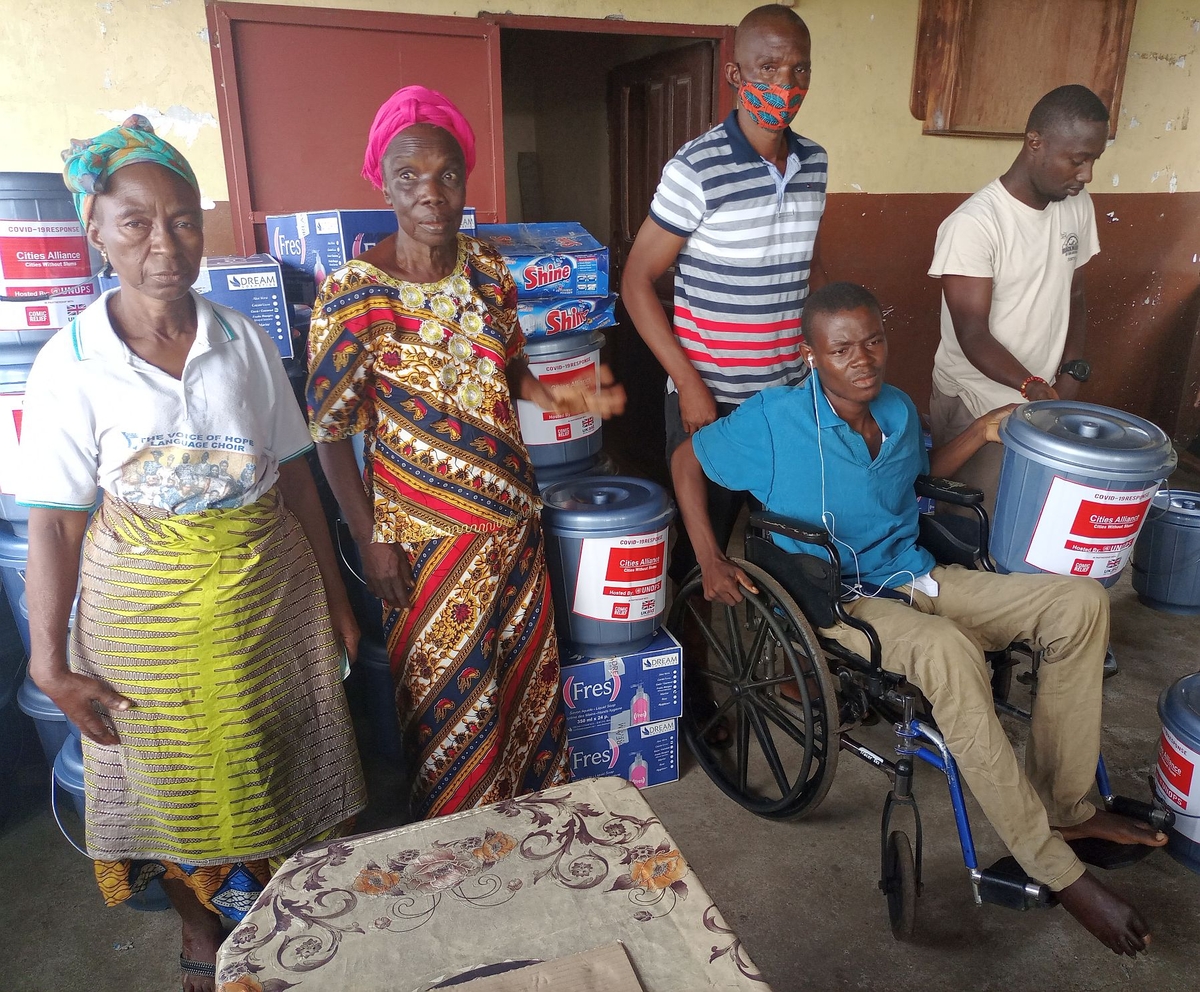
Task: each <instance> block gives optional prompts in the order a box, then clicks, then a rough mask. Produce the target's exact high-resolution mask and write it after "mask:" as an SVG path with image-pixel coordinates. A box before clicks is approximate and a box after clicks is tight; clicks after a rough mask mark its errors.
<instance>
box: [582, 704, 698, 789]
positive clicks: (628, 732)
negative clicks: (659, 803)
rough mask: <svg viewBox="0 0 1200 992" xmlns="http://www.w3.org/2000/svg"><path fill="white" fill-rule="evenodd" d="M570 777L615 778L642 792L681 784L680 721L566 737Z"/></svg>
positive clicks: (646, 724)
mask: <svg viewBox="0 0 1200 992" xmlns="http://www.w3.org/2000/svg"><path fill="white" fill-rule="evenodd" d="M567 754H568V756H569V759H570V762H571V777H572V778H575V779H581V778H601V777H603V776H605V775H616V776H619V777H620V778H623V779H626V780H627V781H630V782H632V783H633V784H634V785H636V786H637V787H638V788H639V789H647V788H649V787H650V786H652V785H665V784H666V783H668V782H677V781H678V780H679V721H678V720H656V721H655V722H653V723H643V724H641V725H640V726H637V727H628V728H622V729H619V730H613V731H608V732H605V733H601V734H588V735H587V736H585V737H572V736H571V735H570V734H568V735H567Z"/></svg>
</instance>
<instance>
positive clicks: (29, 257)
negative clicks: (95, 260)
mask: <svg viewBox="0 0 1200 992" xmlns="http://www.w3.org/2000/svg"><path fill="white" fill-rule="evenodd" d="M91 274H92V259H91V255H90V253H89V251H88V243H87V238H85V237H84V234H83V227H82V226H81V225H80V224H79V222H78V221H65V220H51V221H47V220H5V221H0V286H3V285H4V284H5V283H7V282H9V281H10V280H12V279H40V280H45V281H46V282H47V283H49V284H51V285H55V284H56V280H60V279H66V280H78V279H87V278H88V277H89V276H91ZM5 295H7V294H5Z"/></svg>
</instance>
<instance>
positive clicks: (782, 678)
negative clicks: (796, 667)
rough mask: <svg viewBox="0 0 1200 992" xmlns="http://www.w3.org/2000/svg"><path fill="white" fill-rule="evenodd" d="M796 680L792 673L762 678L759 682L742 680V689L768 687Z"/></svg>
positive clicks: (787, 683) (788, 683)
mask: <svg viewBox="0 0 1200 992" xmlns="http://www.w3.org/2000/svg"><path fill="white" fill-rule="evenodd" d="M795 681H796V676H794V675H777V676H775V677H774V678H770V679H763V681H761V682H743V683H742V688H743V689H769V688H771V686H773V685H790V684H792V683H794V682H795Z"/></svg>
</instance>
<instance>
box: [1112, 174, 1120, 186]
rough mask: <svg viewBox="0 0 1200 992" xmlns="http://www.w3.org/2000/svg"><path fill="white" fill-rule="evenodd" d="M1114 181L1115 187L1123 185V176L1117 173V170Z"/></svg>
mask: <svg viewBox="0 0 1200 992" xmlns="http://www.w3.org/2000/svg"><path fill="white" fill-rule="evenodd" d="M1112 183H1113V186H1114V187H1115V186H1120V185H1121V177H1120V175H1119V174H1117V173H1116V172H1114V173H1113V180H1112Z"/></svg>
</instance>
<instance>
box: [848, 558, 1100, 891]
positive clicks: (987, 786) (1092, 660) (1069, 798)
mask: <svg viewBox="0 0 1200 992" xmlns="http://www.w3.org/2000/svg"><path fill="white" fill-rule="evenodd" d="M932 575H933V577H934V578H935V579H936V580H937V581H938V584H939V586H940V591H939V593H938V595H937V596H936V597H933V598H931V597H929V596H926V595H924V594H923V593H920V592H917V591H915V590H912V589H911V588H910V587H908V586H905V587H904V588H903V589H902V590H900V591H901V592H903V593H904V594H905V595H906V596H907V595H909V594H910V593H911V596H912V605H911V606H909V604H908V602H907V601H900V600H895V599H883V598H880V599H867V598H860V599H857V600H855V601H854V602H853V603H850V604H848V605H847V609H848V610H849V612H850V613H851V615H853V616H854V617H856V618H857V619H860V620H864V621H866V622H867V623H869V624H871V626H872V627H874V628H875V630H876V631H877V632H878V634H879V640H880V642H881V644H882V647H883V656H882V657H883V667H884V668H886V669H888V670H889V671H892V672H898V673H901V674H903V675H904V676H905V678H907V679H908V680H909V681H910V682H911V683H913V685H915V686H916V687H917V688H918V689H920V690H921V692H922V693H924V695H925V697H926V698H927V699H928V700H929V702H930V704H931V705H932V707H933V718H934V720H935V721H936V722H937V725H938V729H939V730H940V731H941V733H942V735H943V736H944V738H945V740H946V745H947V747H949V749H950V753H951V754H952V755H954V759H955V761H956V762H957V763H958V769H959V772H960V773H961V774H962V777H963V779H964V781H965V782H966V783H967V785H968V787H969V788H970V790H971V792H972V793H973V794H974V796H975V799H976V800H977V801H978V802H979V805H980V806H981V807H982V808H983V812H984V813H985V814H986V816H987V818H988V820H990V821H991V824H992V826H993V827H994V828H995V830H996V833H997V834H999V835H1000V839H1001V840H1002V841H1004V843H1005V845H1006V846H1007V847H1008V849H1009V851H1010V852H1011V853H1012V855H1013V857H1015V858H1016V859H1017V861H1018V863H1019V864H1020V865H1021V867H1022V868H1023V869H1024V870H1025V871H1026V873H1028V874H1029V875H1030V876H1032V877H1033V878H1035V879H1037V880H1038V881H1039V882H1043V883H1045V884H1047V885H1049V886H1050V887H1051V888H1052V889H1053V890H1055V891H1058V890H1061V889H1064V888H1066V887H1067V886H1068V885H1070V884H1071V883H1072V882H1074V881H1075V880H1076V879H1078V878H1079V877H1080V875H1082V874H1083V871H1084V868H1083V864H1082V862H1080V860H1079V859H1078V858H1077V857H1076V856H1075V853H1074V852H1073V851H1072V850H1071V849H1070V847H1068V846H1067V844H1066V842H1065V841H1064V840H1063V839H1062V835H1061V834H1059V833H1057V832H1056V831H1053V830H1052V829H1051V824H1053V825H1054V826H1057V827H1068V826H1074V825H1075V824H1078V823H1082V822H1083V821H1084V820H1087V819H1088V818H1089V817H1091V816H1092V814H1093V813H1094V812H1095V807H1094V806H1093V805H1092V804H1091V803H1090V802H1088V800H1087V798H1086V797H1087V795H1088V793H1089V792H1090V791H1091V788H1092V783H1093V780H1094V776H1095V773H1096V761H1097V758H1098V757H1099V754H1100V706H1101V682H1102V680H1103V666H1104V648H1105V645H1106V644H1107V643H1108V595H1107V593H1106V592H1105V591H1104V589H1103V588H1102V587H1101V586H1100V584H1099V583H1097V582H1093V581H1091V580H1089V579H1079V578H1071V577H1067V576H1059V575H1040V574H1039V575H1028V574H1023V573H1022V574H1017V573H1014V574H1011V575H997V574H995V573H993V572H980V571H972V570H970V569H965V568H962V567H961V566H958V565H951V566H948V567H943V566H938V567H937V568H935V569H934V570H933V573H932ZM824 633H825V635H826V636H829V637H833V638H835V639H836V640H838V641H839V642H840V643H842V644H843V645H845V646H846V647H848V648H850V649H851V650H852V651H856V652H858V653H860V654H863V655H865V654H866V653H867V651H868V648H867V640H866V637H865V636H864V635H863V634H862V633H860V632H859V631H856V630H853V629H852V628H850V627H847V626H845V625H840V624H839V625H838V626H837V627H834V628H831V629H830V630H827V631H824ZM1013 641H1024V642H1027V643H1029V644H1031V645H1033V646H1035V647H1038V648H1041V649H1042V650H1043V651H1044V655H1043V659H1042V665H1041V668H1040V669H1039V671H1038V692H1037V696H1036V698H1035V701H1034V707H1033V725H1032V728H1031V731H1030V735H1029V742H1028V744H1027V745H1026V750H1025V769H1024V771H1022V769H1021V767H1020V765H1019V764H1018V762H1017V757H1016V755H1015V754H1014V753H1013V749H1012V745H1011V744H1009V742H1008V738H1007V736H1005V733H1004V728H1003V727H1001V725H1000V721H999V720H998V719H997V717H996V711H995V709H994V707H993V705H992V688H991V681H990V678H989V674H988V666H987V662H986V661H985V659H984V656H983V652H984V651H999V650H1001V649H1003V648H1005V647H1007V646H1008V645H1009V644H1010V643H1012V642H1013Z"/></svg>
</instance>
